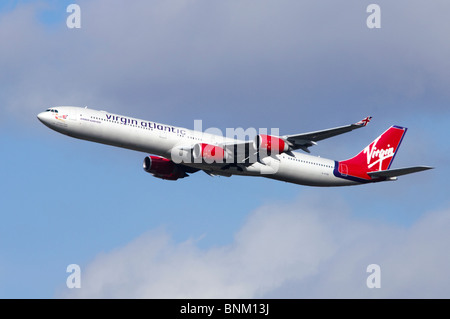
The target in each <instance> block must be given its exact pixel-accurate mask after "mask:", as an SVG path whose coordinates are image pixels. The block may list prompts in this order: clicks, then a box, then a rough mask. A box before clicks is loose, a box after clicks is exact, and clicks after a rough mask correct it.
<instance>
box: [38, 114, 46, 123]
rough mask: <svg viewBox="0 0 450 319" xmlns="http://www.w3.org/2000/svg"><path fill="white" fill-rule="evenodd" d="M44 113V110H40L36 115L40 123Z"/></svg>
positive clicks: (42, 120)
mask: <svg viewBox="0 0 450 319" xmlns="http://www.w3.org/2000/svg"><path fill="white" fill-rule="evenodd" d="M44 113H45V112H41V113H39V114H38V115H37V118H38V120H39V121H41V122H42V123H44Z"/></svg>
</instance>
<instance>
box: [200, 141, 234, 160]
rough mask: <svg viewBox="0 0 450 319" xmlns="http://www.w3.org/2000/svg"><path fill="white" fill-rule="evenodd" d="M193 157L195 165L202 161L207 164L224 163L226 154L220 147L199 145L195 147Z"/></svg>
mask: <svg viewBox="0 0 450 319" xmlns="http://www.w3.org/2000/svg"><path fill="white" fill-rule="evenodd" d="M192 156H193V158H194V163H195V162H197V161H198V160H200V159H201V160H204V161H205V162H207V163H213V162H217V163H223V161H224V159H225V156H226V153H225V150H224V149H223V148H221V147H220V146H215V145H211V144H205V143H199V144H195V145H194V149H193V150H192Z"/></svg>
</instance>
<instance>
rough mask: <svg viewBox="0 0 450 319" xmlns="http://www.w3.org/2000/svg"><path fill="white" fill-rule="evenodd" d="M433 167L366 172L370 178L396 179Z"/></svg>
mask: <svg viewBox="0 0 450 319" xmlns="http://www.w3.org/2000/svg"><path fill="white" fill-rule="evenodd" d="M432 168H433V167H430V166H414V167H405V168H397V169H388V170H384V171H375V172H368V173H367V174H368V175H369V176H370V177H372V178H378V177H387V178H391V177H398V176H402V175H406V174H411V173H417V172H421V171H426V170H428V169H432Z"/></svg>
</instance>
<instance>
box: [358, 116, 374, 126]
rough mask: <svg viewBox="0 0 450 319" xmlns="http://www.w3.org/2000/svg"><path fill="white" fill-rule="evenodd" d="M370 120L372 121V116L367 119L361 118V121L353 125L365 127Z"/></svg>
mask: <svg viewBox="0 0 450 319" xmlns="http://www.w3.org/2000/svg"><path fill="white" fill-rule="evenodd" d="M371 120H372V116H367V117H365V118H363V119H362V120H361V121H359V122H357V123H355V125H359V126H366V125H367V124H369V123H370V121H371Z"/></svg>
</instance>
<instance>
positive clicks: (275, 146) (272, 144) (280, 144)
mask: <svg viewBox="0 0 450 319" xmlns="http://www.w3.org/2000/svg"><path fill="white" fill-rule="evenodd" d="M253 146H254V147H255V149H257V150H258V151H259V150H266V151H267V154H268V155H270V154H280V153H283V152H287V151H288V150H289V145H288V144H287V143H286V142H285V141H284V140H283V139H281V138H279V137H276V136H271V135H265V134H259V135H257V136H256V137H255V141H254V142H253Z"/></svg>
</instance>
